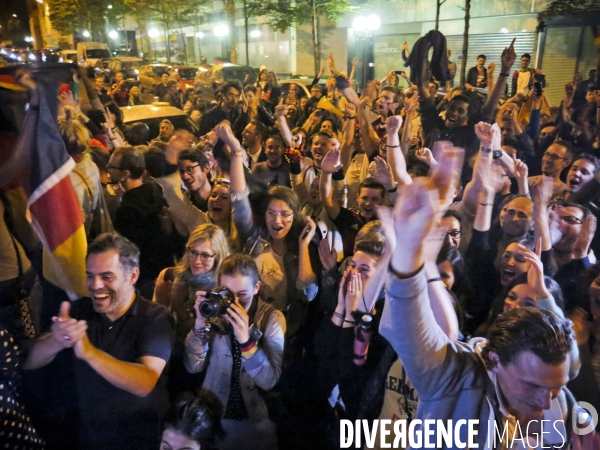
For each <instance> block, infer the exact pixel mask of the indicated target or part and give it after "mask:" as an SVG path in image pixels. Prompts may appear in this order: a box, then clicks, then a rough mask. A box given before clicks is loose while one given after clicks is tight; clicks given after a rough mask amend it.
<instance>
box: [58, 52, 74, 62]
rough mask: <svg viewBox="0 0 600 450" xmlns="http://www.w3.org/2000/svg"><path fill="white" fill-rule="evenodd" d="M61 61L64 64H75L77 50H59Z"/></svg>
mask: <svg viewBox="0 0 600 450" xmlns="http://www.w3.org/2000/svg"><path fill="white" fill-rule="evenodd" d="M60 53H61V55H62V61H61V62H64V63H72V62H77V50H61V51H60Z"/></svg>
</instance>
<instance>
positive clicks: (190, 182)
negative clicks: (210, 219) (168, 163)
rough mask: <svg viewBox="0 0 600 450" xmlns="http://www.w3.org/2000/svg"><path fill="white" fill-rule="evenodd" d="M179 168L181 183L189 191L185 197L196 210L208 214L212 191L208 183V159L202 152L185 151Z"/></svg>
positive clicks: (178, 164) (181, 156) (181, 155)
mask: <svg viewBox="0 0 600 450" xmlns="http://www.w3.org/2000/svg"><path fill="white" fill-rule="evenodd" d="M177 166H178V169H179V176H180V177H181V181H182V182H183V185H184V186H185V188H186V189H187V191H186V193H185V196H186V197H187V199H188V200H189V201H190V202H191V203H192V204H193V205H194V206H195V207H196V208H198V209H199V210H200V211H204V212H206V211H207V210H208V198H209V197H210V193H211V191H212V186H211V185H210V182H209V181H208V173H209V171H210V164H209V161H208V158H207V157H206V155H204V153H202V152H201V151H200V150H184V151H182V152H181V153H180V155H179V162H178V163H177Z"/></svg>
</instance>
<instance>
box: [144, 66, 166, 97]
mask: <svg viewBox="0 0 600 450" xmlns="http://www.w3.org/2000/svg"><path fill="white" fill-rule="evenodd" d="M170 70H171V66H169V65H167V64H149V65H147V66H142V67H140V69H139V72H140V73H139V77H138V79H139V81H140V89H141V90H142V92H144V90H146V91H150V92H153V91H154V86H156V85H157V84H160V77H161V76H162V74H163V73H165V72H166V73H169V71H170Z"/></svg>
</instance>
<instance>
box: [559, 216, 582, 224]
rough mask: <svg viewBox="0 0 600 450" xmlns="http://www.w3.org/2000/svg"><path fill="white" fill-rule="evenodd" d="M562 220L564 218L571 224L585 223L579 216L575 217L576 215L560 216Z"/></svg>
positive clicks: (564, 220)
mask: <svg viewBox="0 0 600 450" xmlns="http://www.w3.org/2000/svg"><path fill="white" fill-rule="evenodd" d="M559 217H560V220H562V221H563V222H565V223H568V224H569V225H581V224H582V223H583V221H582V220H581V219H580V218H579V217H575V216H559Z"/></svg>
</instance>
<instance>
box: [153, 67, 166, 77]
mask: <svg viewBox="0 0 600 450" xmlns="http://www.w3.org/2000/svg"><path fill="white" fill-rule="evenodd" d="M163 73H166V74H168V73H169V69H167V68H166V67H154V74H155V75H156V76H157V77H162V74H163Z"/></svg>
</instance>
